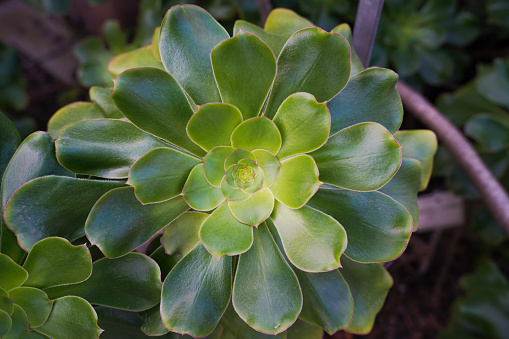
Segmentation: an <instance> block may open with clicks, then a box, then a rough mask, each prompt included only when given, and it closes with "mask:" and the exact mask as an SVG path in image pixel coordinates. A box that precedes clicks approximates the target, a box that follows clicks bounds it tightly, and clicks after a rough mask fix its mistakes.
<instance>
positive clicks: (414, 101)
mask: <svg viewBox="0 0 509 339" xmlns="http://www.w3.org/2000/svg"><path fill="white" fill-rule="evenodd" d="M397 88H398V90H399V94H400V95H401V100H402V101H403V105H404V106H405V108H406V109H407V110H408V111H409V112H411V113H412V114H413V115H414V116H415V117H416V118H418V119H419V120H421V121H422V122H423V123H424V124H425V125H426V126H428V127H429V128H430V129H432V130H433V131H434V132H435V133H436V134H437V137H438V139H440V141H441V142H442V143H443V144H444V146H445V147H446V148H447V150H448V151H449V153H450V154H451V155H452V156H453V158H454V159H455V160H456V162H457V163H458V164H459V165H460V167H461V169H462V170H463V171H464V172H465V173H466V174H467V176H468V178H469V179H470V181H471V182H472V183H473V184H474V186H475V187H476V188H477V190H478V191H479V193H480V194H481V196H482V198H483V199H484V202H485V203H486V205H487V206H488V208H489V209H490V211H491V213H492V214H493V216H494V217H495V220H496V221H497V222H498V224H499V225H500V226H501V227H502V228H503V229H504V231H505V232H506V233H507V235H508V236H509V196H508V195H507V192H506V191H505V190H504V188H503V187H502V186H501V185H500V183H499V182H498V181H497V179H496V178H495V176H494V175H493V174H492V173H491V172H490V170H489V169H488V168H487V167H486V165H485V164H484V162H483V161H482V159H481V158H480V157H479V155H478V154H477V153H476V151H475V150H474V148H473V147H472V145H470V143H469V142H468V141H467V139H466V138H465V137H464V136H463V134H462V133H461V132H460V130H459V129H458V128H456V126H454V125H453V124H452V123H451V122H450V121H449V120H447V119H446V118H445V117H444V116H443V115H442V114H440V112H439V111H438V110H437V109H436V108H435V107H434V106H433V105H432V104H431V103H430V102H429V101H428V100H427V99H426V98H424V97H423V96H422V95H421V94H419V93H418V92H416V91H414V90H413V89H411V88H410V87H409V86H408V85H406V84H405V83H403V82H401V81H399V82H398V84H397Z"/></svg>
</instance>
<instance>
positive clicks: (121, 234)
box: [85, 187, 189, 257]
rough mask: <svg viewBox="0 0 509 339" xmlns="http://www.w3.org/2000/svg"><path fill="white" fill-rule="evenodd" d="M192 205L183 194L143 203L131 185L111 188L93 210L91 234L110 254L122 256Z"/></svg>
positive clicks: (90, 217)
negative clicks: (168, 198) (164, 199)
mask: <svg viewBox="0 0 509 339" xmlns="http://www.w3.org/2000/svg"><path fill="white" fill-rule="evenodd" d="M188 209H189V206H188V205H187V204H186V202H185V201H184V198H182V197H181V196H178V197H176V198H173V199H171V200H167V201H164V202H160V203H156V204H147V205H143V204H142V203H140V202H139V201H138V200H137V199H136V196H135V195H134V189H133V188H131V187H122V188H119V189H115V190H111V191H109V192H108V193H106V194H105V195H103V196H102V197H101V199H99V200H98V201H97V203H96V204H95V205H94V207H93V209H92V211H90V214H89V216H88V219H87V223H86V226H85V228H86V233H87V237H88V239H89V240H90V242H91V243H92V244H96V245H97V246H98V247H99V248H100V249H101V251H102V252H103V253H104V254H105V255H106V256H107V257H119V256H122V255H124V254H126V253H129V252H130V251H132V250H133V249H135V248H136V247H138V246H140V245H142V244H143V243H144V242H146V241H147V240H149V239H150V238H151V237H152V236H153V235H154V234H156V233H157V232H158V231H159V230H160V229H162V228H163V227H164V226H166V225H168V224H169V223H170V222H171V221H172V220H174V219H175V218H177V217H178V216H179V215H181V214H182V213H184V212H185V211H187V210H188Z"/></svg>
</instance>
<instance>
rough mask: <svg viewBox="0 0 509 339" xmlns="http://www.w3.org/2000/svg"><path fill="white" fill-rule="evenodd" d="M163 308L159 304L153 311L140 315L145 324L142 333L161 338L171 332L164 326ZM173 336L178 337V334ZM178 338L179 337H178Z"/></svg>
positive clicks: (142, 326)
mask: <svg viewBox="0 0 509 339" xmlns="http://www.w3.org/2000/svg"><path fill="white" fill-rule="evenodd" d="M160 309H161V306H160V305H159V304H157V305H155V306H154V307H152V308H151V309H149V310H147V311H145V312H143V313H141V314H140V317H141V318H142V319H143V324H142V325H141V331H142V332H143V333H145V334H147V335H150V336H161V335H164V334H166V333H168V332H169V331H170V330H169V329H167V328H166V326H164V323H163V320H162V319H161V311H160ZM172 334H173V335H174V336H175V337H177V336H178V335H177V334H176V333H173V332H172ZM177 338H178V337H177Z"/></svg>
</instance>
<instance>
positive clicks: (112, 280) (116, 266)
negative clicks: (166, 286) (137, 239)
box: [46, 253, 161, 312]
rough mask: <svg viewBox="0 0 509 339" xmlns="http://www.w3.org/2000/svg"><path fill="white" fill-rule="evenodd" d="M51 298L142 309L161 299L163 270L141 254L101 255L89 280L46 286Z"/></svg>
mask: <svg viewBox="0 0 509 339" xmlns="http://www.w3.org/2000/svg"><path fill="white" fill-rule="evenodd" d="M46 292H47V293H48V295H49V297H50V298H51V299H54V298H58V297H61V296H65V295H76V296H79V297H82V298H84V299H86V300H88V301H89V302H90V303H92V304H95V305H103V306H108V307H113V308H120V309H125V310H129V311H136V312H138V311H143V310H146V309H148V308H150V307H152V306H154V305H155V304H157V303H158V302H159V298H160V292H161V271H160V270H159V266H158V265H157V263H156V262H155V261H154V260H153V259H151V258H150V257H147V256H146V255H144V254H141V253H128V254H126V255H125V256H123V257H120V258H115V259H109V258H102V259H99V260H97V261H96V262H94V265H93V270H92V275H91V276H90V278H88V279H87V280H85V281H83V282H81V283H78V284H71V285H65V286H58V287H54V288H50V289H47V290H46Z"/></svg>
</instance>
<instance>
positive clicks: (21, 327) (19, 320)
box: [2, 305, 28, 339]
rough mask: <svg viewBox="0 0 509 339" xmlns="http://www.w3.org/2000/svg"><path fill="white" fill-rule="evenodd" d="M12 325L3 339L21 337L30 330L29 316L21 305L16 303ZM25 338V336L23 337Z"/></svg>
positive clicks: (12, 315)
mask: <svg viewBox="0 0 509 339" xmlns="http://www.w3.org/2000/svg"><path fill="white" fill-rule="evenodd" d="M10 317H11V320H12V325H11V329H10V330H9V332H7V333H6V334H5V335H4V336H3V337H2V339H19V338H23V336H24V335H25V334H26V333H27V332H28V318H27V315H26V313H25V311H23V309H22V308H21V307H20V306H19V305H14V311H13V312H12V314H11V316H10ZM23 339H24V338H23Z"/></svg>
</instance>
